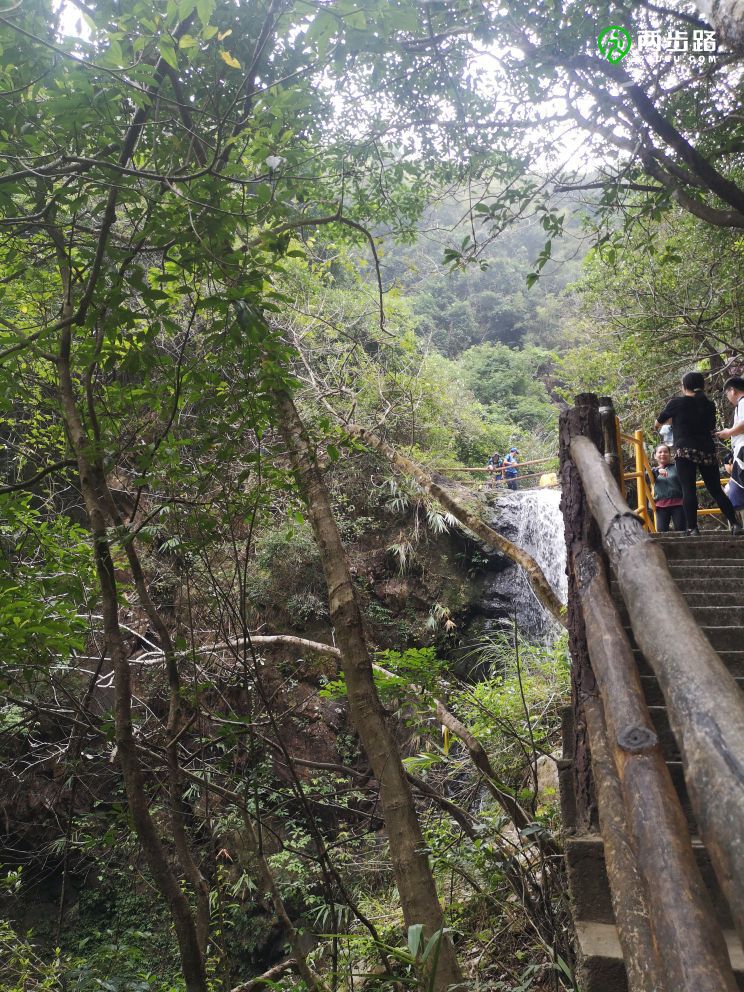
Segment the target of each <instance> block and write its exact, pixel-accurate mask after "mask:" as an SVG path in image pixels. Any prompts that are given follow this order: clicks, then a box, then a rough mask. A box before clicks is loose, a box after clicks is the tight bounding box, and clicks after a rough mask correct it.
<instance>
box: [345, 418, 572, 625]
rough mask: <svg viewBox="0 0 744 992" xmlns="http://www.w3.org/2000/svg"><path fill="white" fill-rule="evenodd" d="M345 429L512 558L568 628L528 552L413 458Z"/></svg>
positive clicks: (358, 430)
mask: <svg viewBox="0 0 744 992" xmlns="http://www.w3.org/2000/svg"><path fill="white" fill-rule="evenodd" d="M342 427H343V430H344V432H345V433H346V434H348V435H349V436H350V437H355V438H359V440H360V441H364V443H365V444H366V445H368V447H370V448H374V450H375V451H379V452H380V454H381V455H384V456H385V457H386V458H387V459H388V461H389V462H391V463H392V464H393V465H394V466H395V467H396V468H398V469H400V470H401V471H402V472H404V473H405V474H406V475H410V476H411V477H412V478H414V479H415V480H416V482H418V484H419V485H420V486H421V488H422V489H423V490H424V492H426V493H428V494H429V495H430V496H433V497H434V499H435V500H436V501H437V502H438V503H439V504H440V505H441V506H443V507H444V509H445V510H447V512H448V513H451V514H452V516H453V517H455V519H456V520H458V521H459V522H460V523H461V524H462V526H463V527H466V528H467V529H468V530H469V531H472V533H473V534H475V536H476V537H479V538H480V539H481V541H483V542H485V543H486V544H489V545H490V546H491V547H492V548H496V549H497V550H498V551H501V552H502V553H503V554H505V555H506V556H507V558H511V560H512V561H513V562H516V564H517V565H519V566H520V567H521V568H523V569H524V572H525V575H526V576H527V581H528V582H529V583H530V586H531V587H532V591H533V592H534V594H535V596H536V597H537V599H538V600H539V602H540V603H541V604H542V605H543V606H544V608H545V609H546V610H547V611H548V613H550V614H551V615H552V616H553V617H554V618H555V619H556V620H557V621H558V623H560V624H561V625H562V626H564V627H565V626H566V611H565V608H564V606H563V604H562V603H561V601H560V600H559V599H558V597H557V596H556V594H555V593H554V592H553V590H552V588H551V586H550V583H549V582H548V580H547V579H546V578H545V574H544V572H543V570H542V569H541V568H540V566H539V565H538V564H537V562H536V561H535V559H534V558H533V557H532V556H531V555H529V554H527V552H526V551H522V549H521V548H518V547H517V545H516V544H512V542H511V541H508V540H507V539H506V538H505V537H503V536H502V535H501V534H499V533H498V531H495V530H494V529H493V528H492V527H489V526H488V524H485V523H483V521H482V520H481V519H480V518H479V517H477V516H476V515H475V514H474V513H473V512H471V511H470V510H469V509H468V508H467V507H466V506H464V505H463V504H462V503H460V501H459V500H457V499H455V497H454V496H453V495H452V493H450V492H448V491H447V490H446V489H445V488H444V487H443V486H440V485H438V483H436V482H435V481H434V480H433V479H432V478H431V476H430V475H428V474H427V473H426V472H425V471H424V470H423V469H422V468H421V466H420V465H417V464H416V462H414V461H411V459H410V458H406V456H405V455H401V454H400V452H398V451H396V450H395V448H393V447H392V446H391V445H389V444H388V443H387V442H386V441H383V440H382V438H379V437H378V436H377V435H376V434H373V433H372V431H368V430H367V429H366V428H365V427H360V426H358V425H357V424H342Z"/></svg>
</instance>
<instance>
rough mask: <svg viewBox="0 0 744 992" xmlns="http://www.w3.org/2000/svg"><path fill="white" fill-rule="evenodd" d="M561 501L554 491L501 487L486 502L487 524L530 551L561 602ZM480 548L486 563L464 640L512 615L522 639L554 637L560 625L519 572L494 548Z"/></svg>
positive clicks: (503, 624)
mask: <svg viewBox="0 0 744 992" xmlns="http://www.w3.org/2000/svg"><path fill="white" fill-rule="evenodd" d="M560 501H561V495H560V493H559V492H557V491H556V490H554V489H522V490H518V491H517V492H504V491H503V490H502V491H501V492H500V493H498V495H495V496H494V497H492V499H489V501H488V502H489V503H490V506H491V518H490V520H489V523H490V525H491V527H493V528H494V530H497V531H498V532H499V533H500V534H503V535H504V537H507V538H508V539H509V540H510V541H513V542H514V544H516V545H517V546H518V547H520V548H522V549H523V550H524V551H527V552H528V553H529V554H530V555H532V557H533V558H534V559H535V561H536V562H537V563H538V565H539V566H540V568H542V570H543V572H544V573H545V577H546V578H547V580H548V582H549V583H550V585H551V586H552V587H553V589H554V590H555V592H556V594H557V595H558V597H559V598H560V600H561V601H562V602H564V603H565V602H566V598H567V579H566V574H565V571H566V546H565V542H564V539H563V517H562V515H561V512H560ZM483 552H484V553H486V554H487V555H488V564H486V566H485V568H483V569H482V571H481V578H480V590H479V594H478V597H479V598H478V602H479V609H478V615H477V616H474V617H473V618H472V621H471V624H470V630H469V631H468V639H469V640H472V641H478V640H479V639H482V638H484V637H486V638H487V637H489V636H493V635H494V634H496V633H498V632H499V631H503V630H504V629H505V628H507V629H508V628H509V627H510V625H511V624H512V623H513V622H514V617H515V615H516V619H517V624H518V626H519V629H520V631H521V632H522V633H523V634H524V635H526V636H527V637H530V638H533V639H537V640H546V641H552V640H554V638H555V637H556V636H557V635H558V634H559V632H560V627H559V625H558V623H557V622H556V621H555V620H553V618H552V617H551V616H550V615H549V614H548V613H546V611H545V609H544V608H543V607H542V605H541V604H540V603H539V602H538V600H537V598H536V597H535V594H534V593H533V592H532V587H531V586H530V584H529V582H528V581H527V577H526V576H525V574H524V572H523V570H522V569H521V568H519V566H518V565H515V564H514V563H513V562H512V561H511V560H510V559H508V558H507V557H506V556H505V555H503V554H501V553H499V552H494V551H491V550H490V549H489V550H486V549H485V548H483Z"/></svg>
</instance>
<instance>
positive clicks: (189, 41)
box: [178, 34, 199, 48]
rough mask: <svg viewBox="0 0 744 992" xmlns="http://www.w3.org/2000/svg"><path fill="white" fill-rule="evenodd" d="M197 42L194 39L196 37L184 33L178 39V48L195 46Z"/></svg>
mask: <svg viewBox="0 0 744 992" xmlns="http://www.w3.org/2000/svg"><path fill="white" fill-rule="evenodd" d="M198 44H199V42H198V41H197V40H196V38H194V37H193V35H190V34H184V35H182V36H181V38H180V39H179V42H178V47H179V48H196V46H197V45H198Z"/></svg>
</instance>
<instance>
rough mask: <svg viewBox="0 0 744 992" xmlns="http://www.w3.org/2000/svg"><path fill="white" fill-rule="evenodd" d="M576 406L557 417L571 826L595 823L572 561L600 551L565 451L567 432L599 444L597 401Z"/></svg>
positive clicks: (587, 396) (589, 682)
mask: <svg viewBox="0 0 744 992" xmlns="http://www.w3.org/2000/svg"><path fill="white" fill-rule="evenodd" d="M575 404H576V405H575V406H574V407H573V408H572V409H570V410H565V411H564V412H563V413H562V414H561V417H560V423H559V450H560V460H561V469H560V471H561V510H562V512H563V522H564V528H565V535H566V561H567V562H568V565H567V571H568V624H567V626H568V644H569V649H570V652H571V703H572V707H573V714H574V720H573V723H574V750H573V775H574V793H575V797H576V828H577V830H579V831H582V832H583V831H586V830H588V829H589V828H590V826H593V825H596V819H597V815H596V814H597V804H596V798H595V793H594V785H593V782H592V769H591V757H590V753H589V738H588V734H587V726H586V715H585V713H584V699H585V698H586V697H587V695H589V696H594V695H596V692H597V688H596V684H595V682H594V675H593V673H592V667H591V663H590V661H589V651H588V648H587V644H586V630H585V627H584V617H583V614H582V611H581V601H580V597H579V588H578V583H577V578H576V574H575V572H574V570H573V567H572V565H571V562H573V560H574V559H575V557H576V556H578V555H579V554H580V553H581V551H582V550H584V549H586V548H587V547H589V548H591V549H592V550H596V551H598V552H599V553H600V554H602V551H601V547H602V543H601V537H600V533H599V530H598V528H597V525H596V524H595V523H594V520H593V519H592V517H591V515H590V514H589V513H588V510H587V507H586V501H585V499H584V490H583V488H582V485H581V479H580V478H579V474H578V471H577V469H576V466H575V465H574V464H573V462H572V460H571V457H570V450H569V449H570V445H571V438H572V437H574V436H575V435H579V434H582V435H585V436H587V437H589V438H590V439H591V440H592V441H593V442H594V444H596V445H597V447H598V448H599V450H600V451H601V450H602V428H601V426H600V421H599V403H598V402H597V397H596V396H595V395H594V394H593V393H581V394H580V395H579V396H577V397H576V400H575Z"/></svg>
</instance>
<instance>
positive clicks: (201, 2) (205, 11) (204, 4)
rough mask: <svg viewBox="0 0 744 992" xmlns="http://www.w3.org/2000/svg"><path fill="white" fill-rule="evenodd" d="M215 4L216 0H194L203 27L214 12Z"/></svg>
mask: <svg viewBox="0 0 744 992" xmlns="http://www.w3.org/2000/svg"><path fill="white" fill-rule="evenodd" d="M215 6H216V0H196V12H197V14H198V15H199V20H200V21H201V22H202V25H203V27H206V26H207V25H208V24H209V21H210V18H211V17H212V14H213V13H214V8H215ZM215 34H216V32H215Z"/></svg>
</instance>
